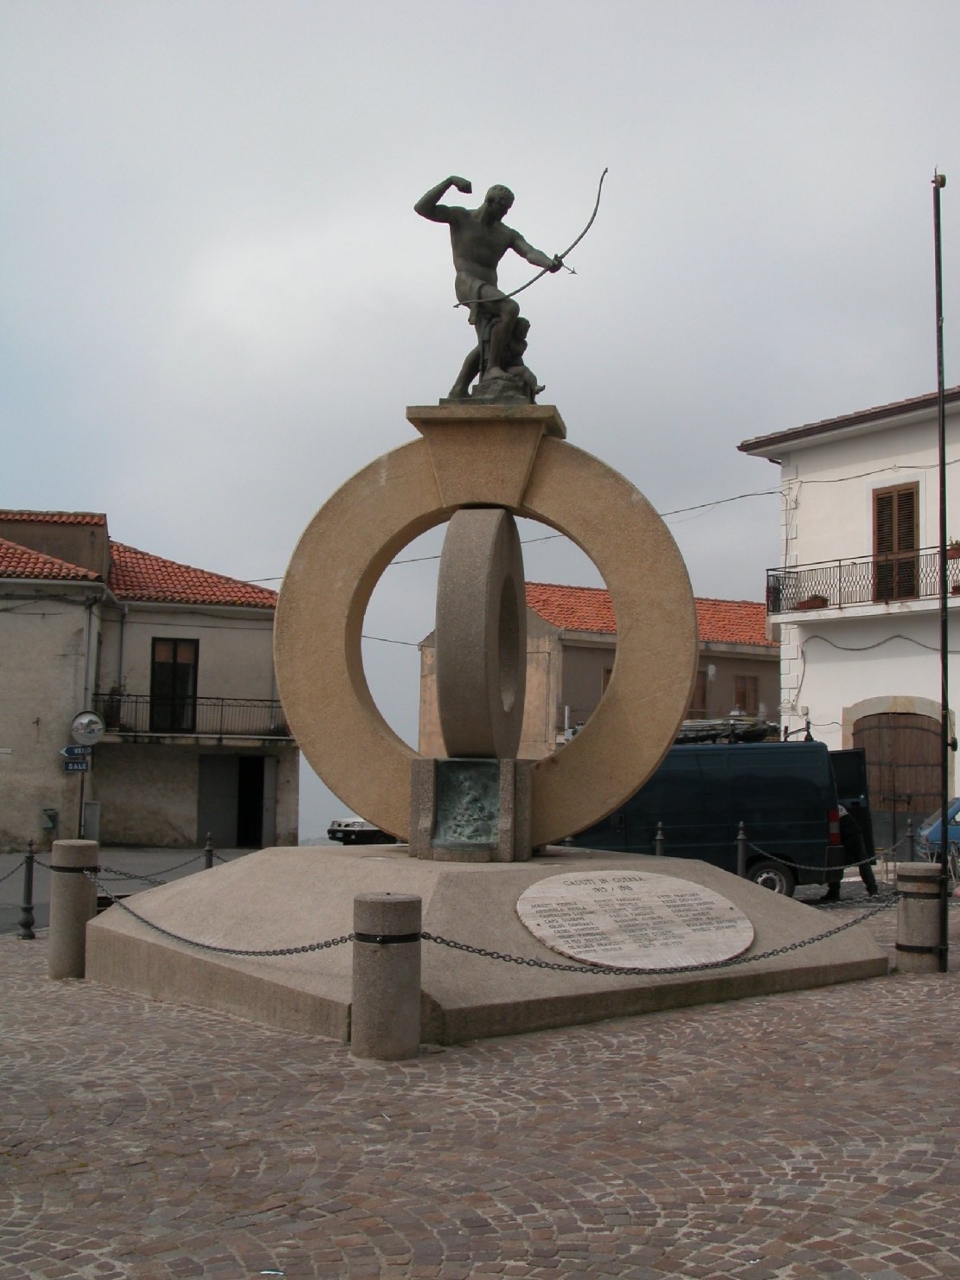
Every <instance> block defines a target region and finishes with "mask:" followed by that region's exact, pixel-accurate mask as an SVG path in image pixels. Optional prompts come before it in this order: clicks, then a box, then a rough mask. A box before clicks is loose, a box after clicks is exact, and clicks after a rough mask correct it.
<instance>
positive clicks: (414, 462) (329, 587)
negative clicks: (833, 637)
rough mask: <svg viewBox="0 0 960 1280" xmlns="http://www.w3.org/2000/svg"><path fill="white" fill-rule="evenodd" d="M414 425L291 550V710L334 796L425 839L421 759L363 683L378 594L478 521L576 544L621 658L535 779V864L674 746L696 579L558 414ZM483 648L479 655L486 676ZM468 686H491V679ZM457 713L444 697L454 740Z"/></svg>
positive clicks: (286, 647)
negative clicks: (422, 553) (383, 578)
mask: <svg viewBox="0 0 960 1280" xmlns="http://www.w3.org/2000/svg"><path fill="white" fill-rule="evenodd" d="M407 417H408V418H409V420H410V421H411V422H412V423H413V425H414V426H415V427H416V428H417V429H418V430H419V431H420V433H421V435H422V437H423V439H422V440H419V441H415V442H413V443H411V444H408V445H404V446H402V447H401V448H399V449H395V450H394V451H393V452H391V453H388V454H385V455H384V456H383V457H380V458H378V459H377V460H376V461H375V462H373V463H371V464H370V465H369V466H368V467H366V468H365V469H364V470H363V471H361V472H359V473H358V474H357V475H356V476H354V477H353V478H352V479H351V480H348V481H347V483H346V484H345V485H344V486H343V487H342V488H341V489H340V490H339V491H338V492H337V493H335V494H334V495H333V497H332V498H331V499H330V500H329V502H327V503H326V505H325V506H324V507H322V508H321V510H320V511H319V512H318V513H317V515H316V516H315V517H314V519H313V520H312V521H311V523H310V524H309V526H308V527H307V529H306V531H305V532H304V534H303V536H302V538H301V539H300V543H299V545H298V546H297V549H296V551H295V552H294V555H293V558H292V560H291V562H290V566H289V569H288V570H287V575H286V577H285V579H284V583H283V589H282V591H281V593H280V600H279V604H278V609H277V626H276V643H275V658H276V667H277V681H278V685H279V689H280V696H281V698H282V700H283V704H284V708H285V710H286V712H287V716H288V718H289V721H290V727H291V729H292V731H293V733H294V735H295V737H296V738H297V741H298V742H299V744H300V748H301V750H302V751H303V752H304V754H305V756H306V757H307V759H308V760H309V762H310V764H311V765H312V766H313V768H314V769H315V770H316V771H317V773H319V774H320V776H321V777H322V778H323V779H324V781H325V782H326V783H327V785H328V786H329V787H330V788H331V790H333V791H334V792H336V794H337V795H338V796H340V798H341V799H342V800H343V801H344V802H345V803H347V804H349V805H350V806H351V807H352V808H353V809H355V810H356V811H357V812H358V813H360V814H362V815H363V816H364V817H365V818H367V819H368V820H369V821H371V822H373V823H375V824H376V825H377V826H380V827H382V828H384V830H387V831H390V832H392V833H393V834H394V835H397V836H399V837H401V838H410V839H414V837H415V830H414V828H415V826H416V824H415V823H413V822H412V821H411V765H412V763H413V762H414V761H415V760H417V759H418V758H419V757H418V756H417V753H416V752H414V751H413V750H412V749H411V748H410V747H408V746H407V745H406V744H405V743H404V742H402V741H401V740H400V738H398V737H397V735H396V734H395V733H394V732H393V730H392V729H390V727H389V726H388V725H387V724H386V722H385V721H384V719H383V717H382V716H381V715H380V713H379V711H378V710H377V708H376V706H375V705H374V702H373V699H372V697H371V695H370V691H369V688H368V686H367V682H366V678H365V676H364V672H363V662H362V657H361V645H360V633H361V628H362V624H363V617H364V613H365V611H366V608H367V604H368V602H369V600H370V596H371V593H372V592H373V589H374V587H375V586H376V583H377V581H378V579H379V577H380V575H381V573H382V572H383V571H384V569H385V568H386V566H387V565H388V564H389V563H390V561H391V560H392V559H393V558H394V556H396V555H397V554H398V552H400V551H401V550H402V549H403V547H405V546H406V545H407V544H408V543H409V542H411V541H412V540H413V539H414V538H415V537H417V536H418V535H419V534H421V533H423V532H424V531H425V530H426V529H429V528H431V527H433V526H434V525H437V524H440V523H442V522H443V521H445V520H449V519H450V518H451V517H452V516H453V515H454V514H455V513H457V512H462V513H464V514H472V513H471V512H470V510H469V509H470V508H476V507H480V508H494V509H499V510H502V511H506V512H510V513H513V514H515V515H521V516H527V517H531V518H533V519H535V520H540V521H542V522H543V523H544V524H547V525H549V526H550V527H551V528H553V529H556V530H557V531H558V532H560V533H564V534H566V535H567V537H569V538H570V539H571V540H572V541H573V542H575V543H576V544H577V545H578V546H579V547H580V548H581V549H582V550H583V551H584V552H585V553H586V554H587V555H588V556H589V557H590V559H591V560H592V561H593V562H594V564H595V565H596V566H597V568H598V570H599V571H600V574H601V576H602V577H603V579H604V582H605V583H606V585H607V588H608V589H609V592H610V598H611V601H612V604H613V609H614V613H615V615H616V619H617V656H616V661H615V664H614V668H613V674H612V676H611V679H610V683H609V685H608V687H607V690H606V693H605V694H604V697H603V699H602V701H601V702H600V705H599V707H598V708H597V711H596V713H595V714H594V715H593V717H592V718H591V719H590V720H589V721H588V722H587V724H586V725H585V726H584V728H583V730H582V731H581V732H580V733H579V734H578V735H577V736H576V737H575V738H574V739H573V740H572V741H571V742H569V743H568V744H567V745H566V746H564V747H563V748H561V749H560V750H558V751H557V752H556V753H554V754H553V755H551V756H548V757H547V758H546V759H544V760H541V761H538V762H536V763H535V764H533V765H531V766H529V774H530V787H531V799H530V806H531V809H530V819H529V837H528V840H526V841H524V844H525V845H527V846H528V847H527V848H526V849H525V850H524V851H523V852H521V853H520V856H529V847H538V846H541V845H545V844H547V843H549V842H550V841H553V840H557V839H559V838H562V837H564V836H566V835H568V834H570V833H571V832H574V831H579V830H582V829H583V828H584V827H587V826H590V825H591V824H592V823H593V822H596V821H598V820H599V819H600V818H602V817H603V816H604V815H605V814H607V813H609V812H610V811H611V810H612V809H615V808H616V807H617V805H619V804H621V803H622V802H623V801H624V800H625V799H626V798H627V797H628V796H630V795H631V794H632V793H633V792H634V791H635V790H636V789H637V787H639V786H640V785H641V783H642V782H643V781H644V779H645V778H646V777H647V776H648V775H649V774H650V773H652V772H653V770H654V769H655V768H656V766H657V765H658V764H659V762H660V760H661V758H662V757H663V755H664V753H665V752H666V750H667V748H668V747H669V746H670V744H671V743H672V741H673V739H674V735H675V733H676V729H677V726H678V725H679V723H680V721H681V720H682V718H683V715H684V712H685V710H686V707H687V705H688V702H689V698H690V693H691V689H692V683H693V679H694V673H695V670H696V656H697V635H696V613H695V608H694V602H693V594H692V591H691V589H690V583H689V580H688V578H687V573H686V569H685V566H684V564H683V560H682V559H681V556H680V552H679V551H678V549H677V546H676V543H675V542H674V540H673V538H672V536H671V534H670V532H669V530H668V529H667V527H666V525H665V524H664V522H663V521H662V520H661V518H660V517H659V515H658V514H657V513H656V512H655V511H654V509H653V508H652V507H651V505H650V504H649V503H648V502H647V500H646V499H645V498H644V497H643V495H642V494H641V493H639V492H638V490H637V489H635V488H634V486H633V485H632V484H630V482H629V481H627V480H626V479H624V477H623V476H621V475H619V474H618V473H617V472H616V471H614V470H612V469H611V468H610V467H608V466H606V465H605V464H604V463H603V462H601V461H600V460H599V459H598V458H595V457H592V456H591V455H590V454H588V453H585V452H584V451H583V450H581V449H578V448H576V447H575V446H574V445H571V444H569V443H567V442H566V440H565V438H564V437H565V435H566V432H565V429H564V426H563V423H562V422H561V420H560V417H559V415H558V413H557V412H556V410H555V409H553V408H552V407H549V406H537V405H531V406H512V405H511V406H494V405H486V404H478V405H456V406H454V405H449V406H440V407H424V408H413V409H409V410H408V411H407ZM484 514H485V513H484ZM514 572H516V571H515V570H514ZM474 589H475V590H479V588H476V587H475V588H474ZM499 607H500V605H499V600H498V601H497V609H498V610H499ZM498 627H499V622H498V623H497V625H496V626H495V627H493V630H494V631H495V632H497V634H499V632H498ZM441 630H442V628H441ZM498 643H499V641H498ZM437 644H438V659H439V658H440V655H441V654H443V653H444V652H445V648H444V646H445V644H446V641H445V639H444V638H443V637H442V636H441V635H440V634H439V633H438V640H437ZM489 648H490V645H489V643H487V642H485V643H484V644H483V645H480V644H479V643H478V644H477V654H476V655H475V657H476V660H477V662H479V661H481V660H482V658H483V654H484V653H486V652H487V651H488V650H489ZM481 650H483V653H481V652H480V651H481ZM443 679H444V677H443V676H442V674H441V677H440V680H441V681H442V680H443ZM471 679H473V680H475V681H476V683H477V684H478V686H479V687H481V688H482V687H483V685H484V677H483V676H482V674H481V675H478V676H475V677H471ZM438 683H439V681H438ZM452 683H453V684H454V685H455V684H456V681H455V680H454V681H453V682H452ZM466 687H467V685H466V684H464V685H463V688H464V689H465V688H466ZM516 701H519V699H515V704H516ZM447 709H448V708H447V706H446V704H445V702H443V701H442V702H441V717H442V724H443V727H444V733H445V734H446V732H447V725H446V721H447V720H448V719H449V716H447ZM514 714H516V712H514ZM456 742H457V740H456V739H455V745H454V748H453V749H454V750H456ZM449 747H450V744H449V742H448V749H449ZM514 749H515V748H514ZM491 754H492V753H491ZM501 758H502V757H501ZM516 856H517V853H516V852H514V853H512V854H511V855H510V856H509V857H508V858H507V859H506V860H512V858H514V857H516ZM501 857H503V853H501Z"/></svg>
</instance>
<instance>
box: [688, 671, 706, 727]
mask: <svg viewBox="0 0 960 1280" xmlns="http://www.w3.org/2000/svg"><path fill="white" fill-rule="evenodd" d="M706 714H707V673H706V671H698V672H697V680H696V683H695V684H694V686H693V697H692V698H691V699H690V711H689V716H690V719H691V720H702V719H703V718H704V717H705V716H706Z"/></svg>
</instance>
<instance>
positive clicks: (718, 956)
mask: <svg viewBox="0 0 960 1280" xmlns="http://www.w3.org/2000/svg"><path fill="white" fill-rule="evenodd" d="M517 914H518V915H519V917H520V919H521V920H522V921H523V923H524V924H525V925H526V926H527V928H528V929H529V930H530V932H531V933H532V934H533V935H534V937H536V938H539V939H540V941H541V942H543V943H545V944H546V945H547V946H548V947H550V948H551V950H553V951H558V952H559V953H560V954H561V955H562V956H569V957H570V958H571V959H574V960H585V961H587V962H588V963H590V964H603V965H610V966H611V967H613V968H624V969H633V968H641V969H646V968H649V969H664V968H677V969H681V968H684V967H685V966H686V965H691V964H709V963H710V962H711V961H717V960H729V959H730V958H731V957H732V956H737V955H740V953H741V952H743V951H746V949H747V947H749V946H750V944H751V942H752V941H753V925H752V924H751V923H750V921H749V920H748V919H747V917H746V916H745V915H744V914H743V912H742V911H741V910H740V909H739V907H735V906H734V904H733V903H732V902H730V901H729V900H728V899H727V898H724V897H721V895H720V894H719V893H715V892H714V891H713V890H712V889H706V888H704V887H703V886H702V885H699V884H692V883H691V882H690V881H689V880H678V879H677V878H676V877H675V876H662V875H656V874H653V873H651V872H649V871H589V872H583V873H574V874H569V875H559V876H548V877H547V878H546V879H545V880H539V881H538V882H537V883H536V884H532V885H531V886H530V888H529V889H526V890H525V891H524V892H523V893H522V894H521V895H520V898H519V900H518V902H517Z"/></svg>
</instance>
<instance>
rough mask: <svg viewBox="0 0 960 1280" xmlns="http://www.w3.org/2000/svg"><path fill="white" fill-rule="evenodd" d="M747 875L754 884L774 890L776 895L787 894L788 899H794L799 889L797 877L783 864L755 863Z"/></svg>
mask: <svg viewBox="0 0 960 1280" xmlns="http://www.w3.org/2000/svg"><path fill="white" fill-rule="evenodd" d="M747 874H748V876H749V878H750V879H751V880H752V881H753V883H754V884H759V885H761V886H762V887H763V888H764V889H772V890H773V892H774V893H785V894H786V895H787V897H788V898H792V897H793V891H794V889H795V888H796V887H797V879H796V876H795V875H794V874H793V872H792V871H791V870H790V868H789V867H785V866H784V865H783V863H782V862H769V861H768V862H755V863H754V864H753V866H752V867H751V868H750V870H749V872H748V873H747Z"/></svg>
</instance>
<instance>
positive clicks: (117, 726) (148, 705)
mask: <svg viewBox="0 0 960 1280" xmlns="http://www.w3.org/2000/svg"><path fill="white" fill-rule="evenodd" d="M93 709H94V711H96V713H97V714H98V715H99V716H101V717H102V718H103V722H104V724H105V725H106V728H107V733H108V735H109V734H119V735H120V736H121V737H131V738H132V737H137V738H141V737H163V738H289V737H290V736H291V735H290V730H289V728H288V727H287V722H286V719H285V718H284V714H283V708H282V707H281V706H280V703H279V702H271V701H267V700H264V699H258V698H151V697H149V696H148V695H147V694H139V693H122V694H115V693H98V694H96V695H95V696H94V699H93Z"/></svg>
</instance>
